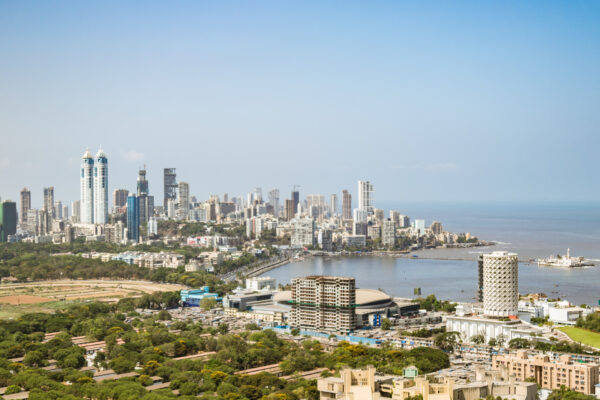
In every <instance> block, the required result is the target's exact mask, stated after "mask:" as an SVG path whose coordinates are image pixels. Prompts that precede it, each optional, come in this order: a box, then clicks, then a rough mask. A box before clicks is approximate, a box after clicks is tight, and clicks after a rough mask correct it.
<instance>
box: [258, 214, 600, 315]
mask: <svg viewBox="0 0 600 400" xmlns="http://www.w3.org/2000/svg"><path fill="white" fill-rule="evenodd" d="M378 206H379V207H381V208H384V209H386V216H387V210H389V209H394V210H398V211H401V212H402V213H405V214H406V215H409V216H410V217H411V219H415V218H420V219H425V220H426V224H427V225H429V224H430V223H431V222H432V221H434V220H437V221H440V222H442V224H443V226H444V229H445V230H448V231H451V232H470V233H471V234H473V235H476V236H478V237H479V238H481V239H485V240H493V241H498V242H499V243H498V245H496V246H491V247H487V248H470V249H456V250H450V249H449V250H438V249H436V250H425V251H419V252H416V253H415V254H416V255H418V257H419V259H412V258H388V257H368V256H363V257H344V258H325V259H323V258H320V257H315V258H309V259H306V260H304V261H300V262H295V263H292V264H289V265H286V266H283V267H281V268H278V269H276V270H272V271H269V272H267V274H266V275H269V276H272V277H274V278H276V279H277V281H278V283H282V284H285V283H289V282H290V280H291V278H293V277H297V276H305V275H310V274H323V275H341V276H354V277H356V280H357V285H358V286H360V287H363V288H381V289H383V290H385V291H386V292H387V293H389V294H391V295H394V296H400V297H411V296H412V293H413V288H415V287H420V288H422V291H423V294H430V293H434V294H436V295H437V296H438V297H439V298H444V299H451V300H455V301H471V300H472V298H473V296H474V294H475V290H476V285H477V264H476V262H475V260H476V258H477V256H478V254H479V253H480V252H490V251H493V250H508V251H512V252H516V253H518V254H519V258H520V259H521V260H529V259H534V258H538V257H546V256H549V255H550V254H565V253H566V249H567V248H570V249H571V255H573V256H584V257H586V258H588V259H592V260H598V267H590V268H575V269H558V268H548V267H538V266H537V265H534V264H529V263H521V264H520V266H519V292H520V293H538V292H543V293H546V294H547V295H548V296H551V297H561V298H566V299H569V300H570V301H571V302H573V303H575V304H583V303H585V304H598V300H599V299H600V206H598V205H596V204H593V203H492V204H488V203H486V204H478V203H406V204H396V205H393V204H392V205H385V204H382V205H379V204H378ZM427 258H442V259H427Z"/></svg>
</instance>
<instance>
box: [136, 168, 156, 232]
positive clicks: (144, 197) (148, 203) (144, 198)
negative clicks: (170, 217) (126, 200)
mask: <svg viewBox="0 0 600 400" xmlns="http://www.w3.org/2000/svg"><path fill="white" fill-rule="evenodd" d="M148 190H149V186H148V180H147V179H146V170H145V169H140V170H139V172H138V178H137V198H138V207H139V213H140V224H145V223H147V222H148V220H149V219H150V217H152V216H153V215H154V196H150V195H149V192H148Z"/></svg>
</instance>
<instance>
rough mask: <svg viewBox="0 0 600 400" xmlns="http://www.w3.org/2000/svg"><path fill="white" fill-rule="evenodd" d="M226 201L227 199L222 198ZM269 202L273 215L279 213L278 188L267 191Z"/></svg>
mask: <svg viewBox="0 0 600 400" xmlns="http://www.w3.org/2000/svg"><path fill="white" fill-rule="evenodd" d="M223 201H224V202H225V203H226V202H227V200H226V199H223ZM269 204H270V205H271V206H272V207H273V215H275V216H278V215H279V189H273V190H271V191H270V192H269Z"/></svg>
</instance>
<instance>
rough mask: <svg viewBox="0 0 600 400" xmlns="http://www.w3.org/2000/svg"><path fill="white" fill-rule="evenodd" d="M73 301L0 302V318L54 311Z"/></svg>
mask: <svg viewBox="0 0 600 400" xmlns="http://www.w3.org/2000/svg"><path fill="white" fill-rule="evenodd" d="M72 303H74V302H69V303H66V302H64V301H52V302H48V303H38V304H22V305H15V304H0V319H8V318H18V317H20V316H21V315H23V314H27V313H33V312H42V313H49V312H54V311H55V310H57V309H60V308H63V307H65V306H66V305H67V304H72Z"/></svg>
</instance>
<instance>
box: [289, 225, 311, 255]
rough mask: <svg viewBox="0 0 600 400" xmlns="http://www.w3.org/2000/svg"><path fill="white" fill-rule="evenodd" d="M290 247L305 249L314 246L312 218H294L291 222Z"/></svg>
mask: <svg viewBox="0 0 600 400" xmlns="http://www.w3.org/2000/svg"><path fill="white" fill-rule="evenodd" d="M292 226H293V231H292V238H291V246H292V247H296V248H298V247H306V246H313V245H314V244H315V220H314V219H312V218H295V219H293V220H292Z"/></svg>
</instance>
